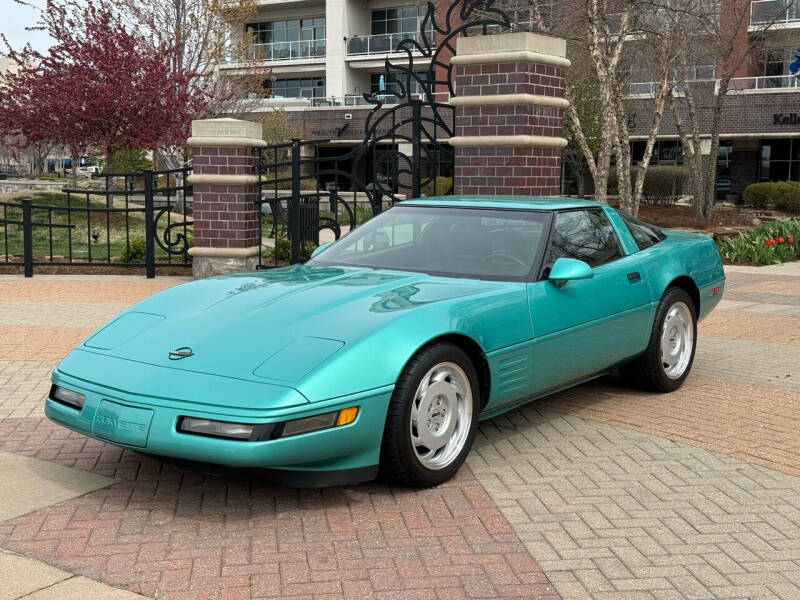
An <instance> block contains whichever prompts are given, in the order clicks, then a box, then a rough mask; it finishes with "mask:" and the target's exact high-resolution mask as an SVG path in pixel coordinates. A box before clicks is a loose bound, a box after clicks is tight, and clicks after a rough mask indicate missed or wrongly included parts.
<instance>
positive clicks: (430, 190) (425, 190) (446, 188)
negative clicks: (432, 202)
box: [420, 176, 453, 196]
mask: <svg viewBox="0 0 800 600" xmlns="http://www.w3.org/2000/svg"><path fill="white" fill-rule="evenodd" d="M451 189H453V178H452V177H441V176H439V177H435V178H433V179H431V180H430V181H428V182H427V183H426V184H425V185H423V186H422V187H421V188H420V194H422V195H423V196H444V195H446V194H449V193H450V190H451Z"/></svg>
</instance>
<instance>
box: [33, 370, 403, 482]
mask: <svg viewBox="0 0 800 600" xmlns="http://www.w3.org/2000/svg"><path fill="white" fill-rule="evenodd" d="M136 368H137V369H161V368H160V367H149V366H147V365H141V364H137V365H136ZM167 370H168V369H167ZM153 374H155V373H153ZM159 375H161V376H164V375H165V374H164V373H159ZM170 375H172V376H174V377H179V375H177V374H170ZM192 377H193V379H194V380H195V381H194V385H197V384H198V382H197V381H196V380H197V379H198V378H200V379H202V376H201V375H199V374H196V373H195V374H192ZM100 378H101V379H102V377H100ZM220 379H222V378H219V377H216V378H215V384H216V389H215V392H216V393H219V394H221V395H224V394H226V390H225V389H224V387H220ZM52 381H53V383H54V384H55V385H58V386H62V387H65V388H67V389H70V390H73V391H76V392H79V393H81V394H84V395H85V396H86V401H85V403H84V405H83V407H82V408H81V409H77V408H73V407H71V406H67V405H65V404H62V403H61V402H57V401H55V400H53V399H52V398H49V397H48V398H47V400H46V401H45V414H46V415H47V417H48V418H50V419H51V420H52V421H54V422H56V423H58V424H60V425H63V426H65V427H68V428H70V429H73V430H75V431H77V432H80V433H82V434H84V435H87V436H89V437H92V438H95V439H98V440H101V441H104V442H108V443H110V444H114V445H117V446H120V447H123V448H130V449H132V450H137V451H140V452H145V453H150V454H156V455H160V456H165V457H171V458H174V459H179V460H188V461H198V462H202V463H213V464H216V465H224V466H226V467H259V468H261V467H267V468H271V469H280V470H288V471H291V473H287V475H290V476H289V477H287V478H285V479H286V481H287V482H289V483H291V484H296V485H320V486H321V485H336V484H341V483H346V482H350V483H352V482H355V481H366V480H368V479H372V478H374V476H375V474H376V472H377V464H378V461H379V458H380V446H381V438H382V435H383V428H384V424H385V422H386V411H387V409H388V405H389V399H390V397H391V393H392V386H386V387H383V388H380V389H376V390H369V391H367V392H361V393H358V394H352V395H348V396H343V397H339V398H334V399H331V400H326V401H322V402H316V403H304V404H300V405H296V406H291V407H286V406H280V407H278V408H272V409H259V408H258V407H257V406H254V404H257V403H253V402H250V403H248V406H247V407H246V408H245V407H243V408H241V409H234V408H231V407H230V406H226V407H214V406H211V405H209V404H206V403H192V402H191V401H189V400H181V399H175V398H174V396H173V397H171V398H161V397H154V396H152V395H144V394H139V393H137V392H136V391H127V390H124V383H121V384H118V383H115V384H114V387H111V386H110V385H108V384H105V385H103V384H98V383H94V382H90V381H87V380H85V379H80V378H78V377H76V376H74V375H71V374H70V375H68V374H65V373H63V372H61V371H60V370H59V369H56V371H54V372H53V377H52ZM104 383H106V382H104ZM173 383H174V382H173ZM120 387H122V388H123V389H119V388H120ZM350 406H358V408H359V411H358V416H357V417H356V420H355V421H354V422H353V423H350V424H349V425H343V426H340V427H334V428H331V429H324V430H321V431H315V432H311V433H305V434H299V435H295V436H291V437H285V438H277V439H268V440H264V441H249V440H233V439H221V438H213V437H207V436H203V435H196V434H190V433H185V432H181V431H179V430H178V422H179V420H180V418H181V417H197V418H202V419H214V420H219V421H231V422H237V423H252V424H271V423H281V422H284V421H288V420H292V419H299V418H305V417H310V416H313V415H318V414H322V413H326V412H332V411H335V410H339V409H343V408H347V407H350ZM109 407H114V409H113V410H112V411H109ZM315 474H318V476H317V477H316V478H315ZM315 479H316V483H315Z"/></svg>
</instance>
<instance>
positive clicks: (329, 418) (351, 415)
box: [274, 406, 358, 437]
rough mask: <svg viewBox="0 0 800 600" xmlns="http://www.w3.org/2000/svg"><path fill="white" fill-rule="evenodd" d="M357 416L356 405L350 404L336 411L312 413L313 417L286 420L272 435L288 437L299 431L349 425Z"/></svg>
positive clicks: (299, 432) (308, 431)
mask: <svg viewBox="0 0 800 600" xmlns="http://www.w3.org/2000/svg"><path fill="white" fill-rule="evenodd" d="M357 416H358V407H357V406H351V407H349V408H343V409H342V410H338V411H333V412H329V413H323V414H321V415H314V416H313V417H306V418H304V419H294V420H292V421H286V422H285V423H284V424H283V425H282V426H281V427H279V428H278V429H277V430H276V433H275V435H274V437H290V436H293V435H300V434H301V433H311V432H313V431H321V430H323V429H332V428H334V427H341V426H342V425H349V424H350V423H352V422H353V421H355V420H356V417H357Z"/></svg>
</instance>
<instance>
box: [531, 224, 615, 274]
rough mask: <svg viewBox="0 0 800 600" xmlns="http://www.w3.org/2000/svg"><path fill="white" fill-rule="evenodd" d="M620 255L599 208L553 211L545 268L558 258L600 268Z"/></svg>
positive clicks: (612, 229) (611, 228) (612, 233)
mask: <svg viewBox="0 0 800 600" xmlns="http://www.w3.org/2000/svg"><path fill="white" fill-rule="evenodd" d="M621 256H622V251H621V250H620V245H619V240H618V239H617V234H616V232H615V231H614V227H613V226H612V225H611V223H610V222H609V220H608V217H606V215H605V213H604V212H603V211H602V210H570V211H566V212H558V213H556V222H555V225H554V227H553V237H552V239H551V240H550V249H549V250H548V254H547V261H546V265H547V267H548V268H549V267H551V266H552V265H553V263H554V262H555V261H556V259H558V258H577V259H578V260H582V261H584V262H586V263H588V265H589V266H590V267H599V266H600V265H602V264H605V263H607V262H609V261H612V260H615V259H617V258H620V257H621Z"/></svg>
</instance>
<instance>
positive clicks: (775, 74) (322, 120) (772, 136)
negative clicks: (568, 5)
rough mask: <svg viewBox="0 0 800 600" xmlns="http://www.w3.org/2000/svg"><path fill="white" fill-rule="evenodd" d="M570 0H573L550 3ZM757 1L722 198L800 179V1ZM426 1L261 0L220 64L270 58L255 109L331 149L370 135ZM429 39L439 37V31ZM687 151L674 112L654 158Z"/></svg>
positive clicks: (661, 160)
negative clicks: (797, 63)
mask: <svg viewBox="0 0 800 600" xmlns="http://www.w3.org/2000/svg"><path fill="white" fill-rule="evenodd" d="M564 1H567V2H568V1H569V0H547V1H546V2H544V3H543V4H545V5H548V6H552V5H554V4H555V5H558V4H559V3H560V2H564ZM732 1H736V2H746V1H747V0H732ZM438 4H441V6H442V7H443V6H445V5H446V4H449V3H447V2H445V1H444V0H442V1H441V2H439V3H438ZM523 4H524V3H523V2H522V0H520V1H519V2H513V3H512V5H513V6H515V7H516V8H515V10H514V11H513V14H512V15H510V16H511V18H512V20H514V21H515V22H516V26H518V27H519V28H521V29H530V28H532V27H531V26H533V28H535V24H533V23H531V21H530V14H529V12H528V11H526V10H525V9H524V6H523ZM541 4H542V3H540V5H541ZM749 4H750V7H749V13H748V16H749V25H748V34H747V35H742V36H741V44H743V45H747V46H748V47H750V46H752V47H753V48H757V50H755V51H754V52H756V55H755V56H751V58H750V59H749V60H746V61H743V62H742V67H741V69H740V71H739V72H737V73H736V76H735V78H734V79H733V81H732V82H731V91H730V92H729V96H728V97H727V98H726V101H725V104H724V106H725V108H724V115H723V125H722V138H721V139H722V143H721V147H720V151H719V156H718V158H717V165H718V167H717V168H718V176H719V185H718V188H719V195H720V197H721V198H722V197H724V196H725V195H727V194H733V195H739V194H741V192H742V190H743V189H744V188H745V187H746V186H747V185H749V184H750V183H753V182H757V181H769V180H785V179H794V180H800V82H798V78H797V77H795V76H794V75H793V74H792V73H791V72H790V69H789V66H790V64H791V63H792V62H793V61H794V58H795V54H796V52H797V50H798V46H800V2H797V1H796V0H795V1H794V2H791V1H789V2H787V0H752V1H750V2H749ZM722 5H723V6H724V5H725V1H723V2H722ZM520 7H522V9H520ZM426 8H427V5H426V2H423V1H421V0H418V1H416V2H414V1H412V0H261V2H260V4H259V9H258V12H257V13H256V14H255V15H254V16H253V17H252V18H251V19H250V21H249V22H248V23H247V25H246V26H245V27H244V28H243V29H242V30H241V31H239V32H238V34H239V35H241V36H243V38H242V39H243V40H247V51H246V56H245V57H244V59H243V60H239V61H233V60H229V61H228V62H226V63H225V64H224V65H222V67H221V69H222V72H223V73H225V74H227V75H229V76H236V74H237V73H245V72H247V69H249V68H252V65H253V64H257V65H258V66H260V67H265V68H268V69H269V76H268V77H267V80H266V81H265V82H264V86H265V93H264V97H263V98H261V99H258V100H256V101H254V103H253V110H254V111H255V112H264V111H269V110H272V109H274V108H276V107H281V108H283V109H284V110H285V111H286V113H287V115H288V119H289V123H290V127H291V130H292V133H293V134H294V135H296V136H297V137H301V138H306V139H312V138H317V139H320V138H321V139H329V140H330V142H328V145H327V146H325V147H323V148H321V150H320V152H321V153H323V154H327V155H328V156H330V157H331V158H332V159H333V158H335V157H336V156H339V155H342V154H343V153H346V152H347V150H349V149H350V148H352V147H354V146H355V145H357V144H359V143H360V142H361V140H362V138H363V132H364V122H365V119H366V116H367V115H368V114H369V112H370V110H371V108H372V106H371V105H370V104H368V103H367V102H365V101H364V98H363V95H364V93H369V92H376V91H378V90H380V89H382V88H383V89H385V88H387V87H388V88H390V87H391V85H390V84H387V82H386V81H385V79H384V77H383V74H384V71H385V62H386V59H387V58H390V59H392V61H393V62H395V63H407V61H408V59H407V58H406V56H405V53H401V52H397V44H398V43H399V42H400V41H401V40H403V39H407V38H418V39H419V38H420V27H421V24H422V22H423V19H424V15H425V11H426ZM506 8H507V7H506ZM765 24H769V27H767V28H765ZM431 39H432V40H433V42H434V44H435V43H436V38H435V36H431ZM634 43H647V41H646V39H644V40H641V39H640V40H639V41H638V42H634ZM714 63H715V60H714V59H708V60H706V61H703V60H702V59H699V60H698V61H697V64H696V68H695V73H694V79H695V82H694V83H693V84H692V85H695V86H699V88H703V87H705V89H706V92H707V93H705V94H699V95H698V98H699V99H700V102H699V112H700V115H701V119H700V120H701V122H702V123H703V125H704V126H709V125H710V120H711V104H712V102H711V99H712V98H713V94H715V93H716V90H717V86H718V80H717V76H718V73H717V70H718V67H717V65H715V64H714ZM428 66H429V63H428V62H426V60H425V59H424V58H423V57H422V56H420V55H415V57H414V70H415V71H416V70H417V69H419V71H424V70H427V68H428ZM647 73H648V69H647V68H646V65H641V68H639V65H634V68H632V69H631V74H630V81H631V84H630V101H631V103H630V118H629V122H630V125H631V137H632V140H633V141H632V153H633V157H634V160H636V158H637V156H641V155H642V152H643V149H644V144H645V141H644V140H646V138H647V134H648V132H649V127H650V123H651V120H650V115H651V114H652V110H653V106H652V95H653V94H652V92H653V86H654V84H653V83H652V82H651V81H650V80H649V78H648V75H647ZM410 91H411V92H414V91H415V90H413V89H412V90H410ZM437 91H440V92H441V93H440V94H438V95H437V100H438V101H444V102H446V101H447V95H446V94H445V93H444V91H443V90H437ZM708 133H709V132H708V130H705V131H703V132H702V134H703V135H706V134H708ZM398 150H399V151H403V148H397V147H394V148H390V147H386V148H385V150H384V153H385V154H386V155H391V153H392V152H395V151H398ZM378 162H379V163H380V162H383V161H382V159H379V160H378ZM386 162H390V160H389V159H387V161H386ZM682 162H683V153H682V149H681V144H680V142H679V141H678V135H677V130H676V128H675V124H674V122H673V120H672V118H671V115H670V114H669V111H667V112H666V113H665V115H664V118H663V119H662V126H661V130H660V132H659V136H658V143H657V146H656V150H655V153H654V156H653V163H654V164H681V163H682Z"/></svg>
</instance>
